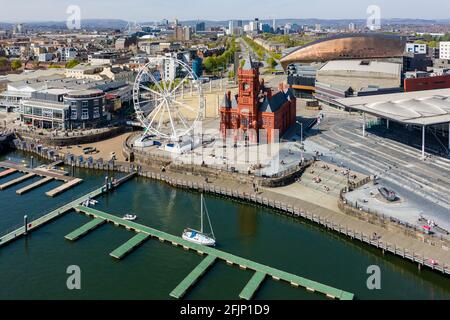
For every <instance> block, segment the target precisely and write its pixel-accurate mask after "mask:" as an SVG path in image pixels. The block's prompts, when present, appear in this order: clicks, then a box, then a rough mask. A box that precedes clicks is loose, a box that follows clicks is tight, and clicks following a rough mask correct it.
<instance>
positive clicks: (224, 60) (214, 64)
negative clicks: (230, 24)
mask: <svg viewBox="0 0 450 320" xmlns="http://www.w3.org/2000/svg"><path fill="white" fill-rule="evenodd" d="M237 51H238V47H237V46H236V39H235V38H234V37H233V38H231V39H230V40H229V41H228V42H227V49H226V50H225V52H224V53H222V54H221V55H220V56H211V57H207V58H206V59H205V60H204V61H203V68H204V70H205V71H206V72H207V73H214V72H217V71H218V70H219V69H221V68H223V69H226V67H227V66H228V65H229V64H230V63H231V62H232V61H233V59H234V55H235V53H236V52H237Z"/></svg>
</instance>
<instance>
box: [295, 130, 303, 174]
mask: <svg viewBox="0 0 450 320" xmlns="http://www.w3.org/2000/svg"><path fill="white" fill-rule="evenodd" d="M296 122H297V123H298V124H299V125H300V128H301V131H300V161H301V164H302V165H303V123H301V122H299V121H296Z"/></svg>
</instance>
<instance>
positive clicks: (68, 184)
mask: <svg viewBox="0 0 450 320" xmlns="http://www.w3.org/2000/svg"><path fill="white" fill-rule="evenodd" d="M61 163H62V161H56V162H54V163H52V164H50V165H49V166H48V167H45V168H35V169H32V168H26V167H25V166H23V164H21V163H17V162H12V161H2V162H0V167H2V168H6V169H7V170H5V171H2V172H0V178H2V177H5V176H7V175H9V174H12V173H15V172H21V173H24V174H25V175H23V176H21V177H19V178H17V179H14V180H12V181H8V182H6V183H4V184H2V185H0V190H4V189H6V188H9V187H11V186H13V185H16V184H19V183H21V182H23V181H25V180H27V179H30V178H33V177H35V176H39V177H43V179H42V180H39V181H36V182H35V183H32V184H30V185H28V186H25V187H23V188H21V189H20V190H17V191H16V193H17V194H18V195H22V194H25V193H27V192H29V191H31V190H33V189H36V188H38V187H40V186H42V185H44V184H46V183H48V182H50V181H52V180H58V181H63V182H64V183H63V184H62V185H60V186H59V187H56V188H54V189H53V190H50V191H48V192H46V193H45V194H46V195H47V196H49V197H55V196H57V195H59V194H61V193H63V192H65V191H67V190H69V189H71V188H73V187H74V186H76V185H78V184H80V183H81V182H83V180H82V179H79V178H75V177H71V176H67V175H64V174H63V173H61V172H59V171H57V170H51V168H52V167H53V166H54V165H58V164H61Z"/></svg>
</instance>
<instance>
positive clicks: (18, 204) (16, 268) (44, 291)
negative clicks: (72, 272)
mask: <svg viewBox="0 0 450 320" xmlns="http://www.w3.org/2000/svg"><path fill="white" fill-rule="evenodd" d="M8 158H10V159H11V160H15V161H25V162H29V160H30V156H29V155H26V154H23V153H20V152H13V153H10V154H7V155H5V156H3V157H0V160H4V159H8ZM35 163H36V159H35ZM75 175H76V176H77V177H80V178H82V179H83V180H84V181H83V183H82V184H80V185H79V186H76V187H75V188H73V189H71V190H69V191H67V192H65V193H63V194H61V195H59V196H57V197H56V198H49V197H47V196H46V195H45V192H46V191H48V190H50V189H52V188H54V187H56V186H57V185H58V184H59V183H58V182H51V183H49V184H47V185H45V186H42V187H39V188H37V189H35V190H33V191H31V192H29V193H27V194H25V195H22V196H18V195H16V193H15V191H16V190H17V189H20V188H21V187H23V186H24V185H26V184H29V183H31V182H32V181H33V179H31V180H28V181H26V182H24V183H22V184H18V185H16V186H14V187H11V188H9V189H7V190H4V191H0V234H4V233H6V231H8V230H10V229H12V228H13V227H15V226H18V225H20V224H21V223H22V221H23V216H24V215H25V214H26V215H28V216H30V217H33V218H35V217H38V216H39V215H42V214H45V213H47V212H49V211H51V210H52V209H54V208H56V207H58V206H60V205H62V204H64V203H67V202H69V201H70V200H72V199H74V198H76V197H78V196H80V195H82V194H84V193H86V192H87V191H90V190H92V189H94V188H96V187H98V186H100V185H101V184H102V183H103V182H104V177H105V175H106V173H105V172H95V171H87V170H76V172H75ZM17 176H18V174H17V175H16V174H13V175H11V176H8V177H7V178H3V179H1V182H2V183H3V182H4V181H8V180H10V179H13V178H14V177H17ZM35 179H37V178H35ZM98 200H99V204H98V205H97V206H96V208H98V209H99V210H102V211H105V212H108V213H111V214H116V215H119V216H122V215H124V214H127V213H130V214H137V215H138V216H139V220H138V221H137V222H139V223H141V224H144V225H147V226H151V227H154V228H157V229H160V230H162V231H165V232H168V233H171V234H174V235H178V236H179V235H181V232H182V231H183V229H184V228H185V227H194V228H195V227H198V226H199V223H200V217H199V211H200V195H199V194H198V193H194V192H188V191H185V190H179V189H174V188H171V187H169V186H167V185H165V184H162V183H159V182H155V181H152V180H149V179H144V178H136V179H134V180H131V181H130V182H127V183H126V184H124V185H123V186H121V187H120V188H119V189H117V190H115V191H114V192H113V193H111V194H109V195H105V196H103V197H100V198H99V199H98ZM205 200H206V203H207V206H208V209H209V214H210V217H211V220H212V224H213V227H214V232H215V235H216V237H217V240H218V246H217V248H218V249H220V250H223V251H226V252H230V253H233V254H236V255H239V256H242V257H245V258H249V259H252V260H255V261H257V262H260V263H263V264H267V265H269V266H272V267H276V268H278V269H281V270H285V271H288V272H291V273H294V274H297V275H300V276H305V277H307V278H310V279H312V280H316V281H319V282H321V283H324V284H328V285H331V286H334V287H337V288H339V289H343V290H346V291H349V292H352V293H354V294H355V297H356V298H357V299H450V280H449V279H448V278H447V277H445V276H441V275H439V274H436V273H434V272H432V271H429V270H422V271H419V270H418V268H417V265H414V264H412V263H409V262H406V261H403V260H402V259H400V258H398V257H394V256H391V255H389V254H386V255H385V256H383V255H382V253H381V251H378V250H376V249H374V248H370V247H369V246H366V245H364V244H361V243H359V242H354V241H351V240H350V239H347V238H345V237H343V236H340V235H337V234H335V233H332V232H330V231H328V230H325V229H323V228H320V227H318V226H316V225H313V224H311V223H309V222H306V221H303V220H301V219H294V218H289V217H285V216H283V215H280V214H277V213H276V212H274V211H271V210H269V209H266V208H262V207H256V206H251V205H248V204H244V203H238V202H235V201H232V200H229V199H223V198H218V197H213V196H209V195H206V196H205ZM87 221H88V218H86V217H85V216H83V215H80V214H77V213H75V212H71V213H68V214H67V215H65V216H63V217H61V218H58V219H57V220H55V221H54V222H52V223H50V224H48V225H45V226H43V227H42V228H40V229H38V230H36V231H34V232H33V233H31V234H30V235H29V236H28V237H27V238H22V239H19V240H18V241H15V242H12V243H11V244H8V245H6V246H4V247H0V299H169V293H170V291H171V290H172V289H174V288H175V287H176V286H177V284H178V283H179V282H180V281H181V280H182V279H183V278H184V277H185V276H186V275H187V274H188V273H189V272H190V271H191V270H192V269H193V268H194V267H195V266H196V265H197V264H198V263H199V262H200V261H201V259H202V258H201V257H200V256H198V255H197V254H195V253H192V252H186V251H184V250H182V249H180V248H175V247H172V246H170V245H167V244H162V243H160V242H159V241H155V240H149V241H147V242H146V243H144V245H142V246H141V247H139V248H138V249H137V250H136V251H134V252H132V253H131V254H130V255H129V256H127V257H125V258H124V259H123V260H122V261H116V260H114V259H113V258H111V257H110V256H109V253H110V252H111V251H113V250H114V249H116V248H117V247H119V246H120V245H121V244H123V243H124V242H125V241H127V240H128V239H130V238H131V237H132V236H133V234H132V233H130V232H129V231H126V230H124V229H121V228H116V227H114V226H113V225H111V224H108V225H103V226H101V227H100V228H99V229H96V230H95V231H93V232H91V233H89V234H88V235H87V236H85V237H84V238H82V239H80V240H78V241H77V242H74V243H72V242H69V241H67V240H65V239H64V236H65V235H66V234H68V233H70V232H71V231H73V230H75V229H76V228H78V227H79V226H81V225H82V224H84V223H86V222H87ZM70 265H78V266H79V267H80V268H81V286H82V287H81V290H68V289H67V286H66V280H67V277H68V274H67V273H66V269H67V267H68V266H70ZM371 265H377V266H379V267H380V269H381V290H369V289H368V288H367V284H366V281H367V278H368V277H369V275H368V274H367V268H368V267H369V266H371ZM251 276H252V273H251V272H250V271H243V270H239V269H238V268H235V267H230V266H227V265H226V264H225V263H222V262H218V263H217V264H216V265H214V266H213V268H212V269H210V270H209V271H208V272H207V273H206V275H205V276H204V277H203V278H202V279H201V280H200V282H198V284H197V285H196V286H195V287H194V288H193V289H192V290H191V291H189V293H188V294H187V295H186V297H185V298H186V299H238V295H239V292H240V291H241V290H242V288H243V287H244V286H245V284H246V283H247V281H248V280H249V279H250V277H251ZM255 298H256V299H325V298H324V297H323V296H321V295H317V294H314V293H309V292H307V291H306V290H304V289H302V288H294V287H290V286H289V285H287V284H285V283H280V282H276V281H274V280H272V279H269V280H266V281H265V282H264V283H263V285H262V287H261V289H260V290H259V291H258V292H257V294H256V296H255Z"/></svg>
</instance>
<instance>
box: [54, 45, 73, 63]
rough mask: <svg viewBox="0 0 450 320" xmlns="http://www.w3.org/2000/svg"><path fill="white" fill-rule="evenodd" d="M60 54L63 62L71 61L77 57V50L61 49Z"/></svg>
mask: <svg viewBox="0 0 450 320" xmlns="http://www.w3.org/2000/svg"><path fill="white" fill-rule="evenodd" d="M58 53H59V56H60V59H61V61H70V60H72V59H75V58H76V57H77V49H75V48H67V47H65V48H59V49H58Z"/></svg>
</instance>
